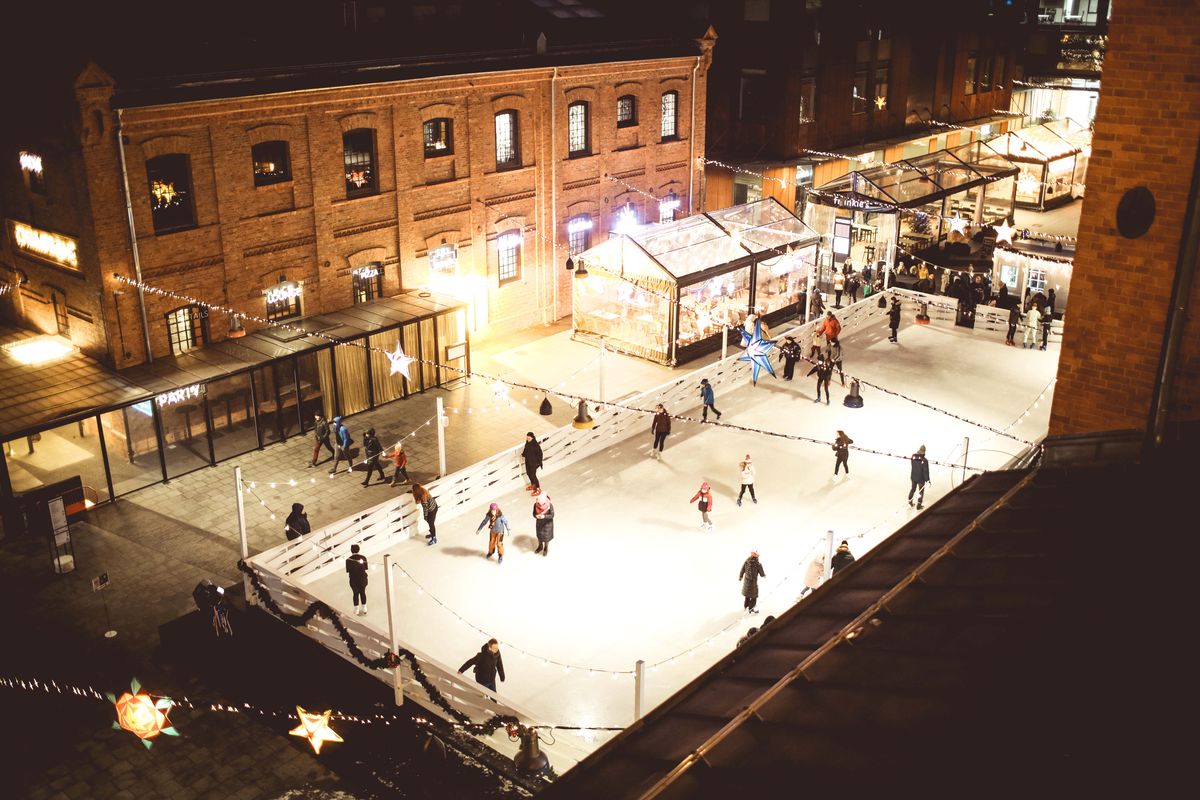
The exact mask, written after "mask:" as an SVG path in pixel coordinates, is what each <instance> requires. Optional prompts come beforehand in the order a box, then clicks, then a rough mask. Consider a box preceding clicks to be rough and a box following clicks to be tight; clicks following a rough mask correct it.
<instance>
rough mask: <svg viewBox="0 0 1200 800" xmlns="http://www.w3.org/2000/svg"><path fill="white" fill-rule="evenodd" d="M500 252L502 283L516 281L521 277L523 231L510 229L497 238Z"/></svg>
mask: <svg viewBox="0 0 1200 800" xmlns="http://www.w3.org/2000/svg"><path fill="white" fill-rule="evenodd" d="M496 250H497V252H498V254H499V260H498V262H497V263H498V265H499V270H498V271H499V273H500V283H508V282H509V281H515V280H517V279H518V278H520V277H521V232H520V231H519V230H515V231H509V232H508V233H505V234H503V235H501V236H500V238H499V239H497V240H496Z"/></svg>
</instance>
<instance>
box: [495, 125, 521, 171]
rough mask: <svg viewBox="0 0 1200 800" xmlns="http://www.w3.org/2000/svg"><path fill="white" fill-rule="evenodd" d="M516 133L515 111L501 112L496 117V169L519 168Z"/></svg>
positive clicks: (519, 155) (519, 156)
mask: <svg viewBox="0 0 1200 800" xmlns="http://www.w3.org/2000/svg"><path fill="white" fill-rule="evenodd" d="M517 133H518V131H517V112H516V111H501V112H500V113H499V114H497V115H496V169H513V168H514V167H519V166H521V151H520V148H519V147H518V146H517Z"/></svg>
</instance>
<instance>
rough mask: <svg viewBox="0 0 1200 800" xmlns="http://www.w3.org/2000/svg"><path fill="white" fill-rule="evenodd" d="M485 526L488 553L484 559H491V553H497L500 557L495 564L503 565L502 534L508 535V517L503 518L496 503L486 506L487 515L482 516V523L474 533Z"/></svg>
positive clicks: (502, 513)
mask: <svg viewBox="0 0 1200 800" xmlns="http://www.w3.org/2000/svg"><path fill="white" fill-rule="evenodd" d="M485 526H486V527H487V529H488V551H487V555H486V556H484V558H491V557H492V553H496V552H499V555H500V557H499V559H498V560H497V561H496V563H497V564H503V563H504V534H506V533H508V517H506V516H504V512H503V511H501V510H500V506H499V505H497V504H496V503H492V504H491V505H490V506H488V510H487V513H486V514H484V515H483V522H481V523H479V527H478V528H476V529H475V533H479V532H480V531H481V530H483V529H484V527H485Z"/></svg>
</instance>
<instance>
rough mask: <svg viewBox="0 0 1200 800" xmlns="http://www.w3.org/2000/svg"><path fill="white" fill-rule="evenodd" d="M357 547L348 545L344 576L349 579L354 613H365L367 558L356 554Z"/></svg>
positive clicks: (360, 614)
mask: <svg viewBox="0 0 1200 800" xmlns="http://www.w3.org/2000/svg"><path fill="white" fill-rule="evenodd" d="M358 551H359V546H358V545H356V544H352V545H350V557H349V558H347V559H346V575H347V576H348V577H349V578H350V592H351V594H352V595H353V597H354V613H355V614H358V615H359V616H364V615H366V613H367V569H368V565H367V557H366V556H364V555H363V554H362V553H360V552H358Z"/></svg>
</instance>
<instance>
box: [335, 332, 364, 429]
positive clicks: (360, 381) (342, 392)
mask: <svg viewBox="0 0 1200 800" xmlns="http://www.w3.org/2000/svg"><path fill="white" fill-rule="evenodd" d="M333 357H334V359H335V360H336V363H337V376H338V396H339V397H340V398H341V401H342V416H349V415H350V414H357V413H358V412H359V411H365V410H366V409H367V406H368V402H367V357H366V350H365V348H362V347H359V346H357V345H352V344H343V345H337V346H335V347H334V348H333Z"/></svg>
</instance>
